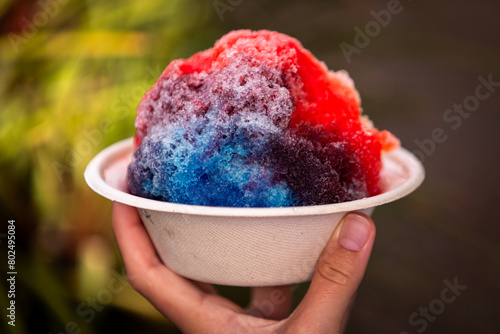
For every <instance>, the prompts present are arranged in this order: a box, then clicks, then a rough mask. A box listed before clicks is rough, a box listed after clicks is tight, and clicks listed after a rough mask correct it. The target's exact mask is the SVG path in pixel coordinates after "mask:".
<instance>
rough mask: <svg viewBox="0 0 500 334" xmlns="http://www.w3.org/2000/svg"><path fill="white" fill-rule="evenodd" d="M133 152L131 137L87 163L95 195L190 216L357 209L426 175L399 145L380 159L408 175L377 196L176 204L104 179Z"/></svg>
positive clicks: (385, 199) (402, 191)
mask: <svg viewBox="0 0 500 334" xmlns="http://www.w3.org/2000/svg"><path fill="white" fill-rule="evenodd" d="M132 151H133V138H127V139H124V140H121V141H118V142H116V143H114V144H112V145H110V146H109V147H107V148H105V149H104V150H102V151H101V152H99V153H98V154H97V155H96V156H95V157H94V158H93V159H92V160H91V161H90V162H89V164H88V165H87V168H86V169H85V172H84V178H85V181H86V182H87V184H88V186H89V187H90V188H91V189H92V190H93V191H95V192H96V193H97V194H99V195H101V196H103V197H105V198H107V199H110V200H112V201H116V202H120V203H124V204H127V205H130V206H134V207H136V208H141V209H146V210H155V211H161V212H171V213H182V214H192V215H204V216H225V217H279V216H309V215H318V214H331V213H337V212H349V211H356V210H362V209H367V208H371V207H375V206H378V205H382V204H386V203H389V202H393V201H395V200H397V199H400V198H402V197H404V196H406V195H408V194H409V193H411V192H412V191H414V190H415V189H417V188H418V187H419V186H420V184H421V183H422V182H423V180H424V178H425V171H424V167H423V166H422V163H421V162H420V161H419V160H418V159H417V158H416V157H415V156H414V155H413V154H412V153H410V152H409V151H408V150H406V149H404V148H402V147H399V148H397V149H395V150H393V151H390V152H387V153H383V160H385V159H389V160H392V161H393V162H396V163H399V164H402V167H403V168H406V169H407V172H408V177H407V178H406V180H405V181H404V182H403V183H402V184H400V185H399V186H398V187H396V188H395V189H392V190H389V191H387V192H383V193H381V194H379V195H376V196H371V197H365V198H362V199H358V200H354V201H349V202H343V203H334V204H323V205H311V206H298V207H267V208H260V207H259V208H255V207H251V208H246V207H215V206H204V205H191V204H179V203H171V202H163V201H158V200H152V199H147V198H143V197H139V196H135V195H132V194H129V193H126V192H124V191H121V190H119V189H116V188H115V187H113V186H111V185H110V184H108V183H107V182H106V181H105V179H104V177H105V175H104V174H105V170H106V168H108V167H109V166H111V165H112V164H113V163H117V162H118V161H119V160H120V159H123V157H124V156H126V155H127V156H128V155H130V154H131V153H132ZM383 166H384V165H383ZM383 168H384V167H383Z"/></svg>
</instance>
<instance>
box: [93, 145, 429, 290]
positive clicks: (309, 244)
mask: <svg viewBox="0 0 500 334" xmlns="http://www.w3.org/2000/svg"><path fill="white" fill-rule="evenodd" d="M132 151H133V145H132V139H131V138H130V139H126V140H123V141H120V142H118V143H116V144H114V145H111V146H110V147H108V148H106V149H105V150H103V151H102V152H100V153H99V154H98V155H97V156H96V157H95V158H94V159H93V160H92V161H91V162H90V163H89V165H88V166H87V169H86V170H85V180H86V181H87V183H88V185H89V186H90V188H92V189H93V190H94V191H95V192H96V193H98V194H99V195H101V196H104V197H106V198H108V199H110V200H112V201H117V202H121V203H125V204H128V205H131V206H134V207H137V208H138V210H139V213H140V215H141V218H142V221H143V223H144V225H145V227H146V229H147V231H148V233H149V236H150V237H151V239H152V241H153V244H154V245H155V247H156V251H157V252H158V254H159V256H160V257H161V259H162V260H163V262H164V263H165V265H167V266H168V267H169V268H170V269H171V270H173V271H174V272H176V273H178V274H179V275H182V276H184V277H187V278H190V279H193V280H196V281H201V282H206V283H213V284H223V285H235V286H274V285H285V284H294V283H299V282H304V281H307V280H309V279H310V278H311V276H312V273H313V272H314V268H315V266H316V262H317V260H318V257H319V255H320V253H321V251H322V250H323V248H324V247H325V245H326V243H327V241H328V239H329V238H330V235H331V234H332V232H333V230H334V229H335V227H336V226H337V224H338V223H339V221H340V220H341V219H342V217H343V216H344V215H345V214H346V213H347V212H350V211H358V212H363V213H365V214H368V215H370V214H371V213H372V212H373V209H374V208H375V207H376V206H378V205H381V204H385V203H389V202H392V201H395V200H397V199H399V198H401V197H403V196H405V195H407V194H409V193H411V192H412V191H413V190H415V189H416V188H417V187H418V186H419V185H420V184H421V183H422V181H423V179H424V169H423V167H422V164H421V163H420V162H419V161H418V160H417V159H416V158H415V156H413V155H412V154H411V153H410V152H408V151H407V150H405V149H403V148H399V149H397V150H395V151H393V152H391V153H389V154H384V155H383V160H382V161H383V169H382V172H381V182H380V186H381V189H382V193H381V194H380V195H377V196H373V197H369V198H364V199H361V200H356V201H351V202H345V203H338V204H328V205H316V206H302V207H285V208H228V207H209V206H197V205H185V204H175V203H167V202H161V201H155V200H151V199H145V198H142V197H138V196H134V195H131V194H128V193H125V192H123V191H120V190H118V189H116V188H115V186H113V185H117V184H119V183H120V182H126V181H125V175H126V171H127V166H128V164H129V162H130V160H131V156H132Z"/></svg>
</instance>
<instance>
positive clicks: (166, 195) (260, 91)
mask: <svg viewBox="0 0 500 334" xmlns="http://www.w3.org/2000/svg"><path fill="white" fill-rule="evenodd" d="M135 127H136V129H137V131H136V134H135V137H134V149H135V152H134V155H133V160H132V162H131V163H130V165H129V167H128V172H127V182H128V185H129V188H130V191H131V192H132V194H134V195H137V196H141V197H145V198H150V199H155V200H161V201H167V202H173V203H183V204H194V205H208V206H226V207H286V206H306V205H319V204H330V203H339V202H345V201H352V200H356V199H361V198H364V197H368V196H374V195H377V194H378V193H379V192H380V189H379V187H378V183H379V174H380V170H381V167H382V166H381V154H382V152H383V151H389V150H392V149H394V148H396V147H397V146H398V145H399V142H398V140H397V139H396V138H395V137H394V136H393V135H391V134H390V133H389V132H387V131H378V130H377V129H375V128H374V127H373V125H372V124H371V122H370V121H369V120H368V118H367V117H366V116H362V115H361V108H360V98H359V94H358V92H357V91H356V89H355V88H354V84H353V81H352V80H351V79H350V77H349V76H348V74H347V73H346V72H345V71H337V72H333V71H329V70H328V69H327V67H326V66H325V64H324V63H322V62H320V61H318V60H317V59H316V58H315V57H314V56H313V55H312V54H311V53H310V52H309V51H308V50H306V49H304V48H303V47H302V45H301V44H300V42H299V41H297V40H296V39H294V38H292V37H289V36H287V35H284V34H281V33H277V32H271V31H265V30H262V31H249V30H240V31H233V32H230V33H229V34H227V35H225V36H223V37H222V38H221V39H220V40H219V41H217V42H216V43H215V45H214V47H213V48H211V49H208V50H205V51H202V52H199V53H197V54H195V55H193V56H192V57H191V58H189V59H178V60H174V61H172V62H171V63H170V64H169V65H168V66H167V68H166V69H165V70H164V72H163V73H162V74H161V76H160V77H159V79H158V80H157V82H156V83H155V84H154V86H153V87H152V88H151V89H150V90H149V91H148V92H147V93H146V94H145V95H144V97H143V98H142V100H141V102H140V105H139V107H138V108H137V116H136V120H135Z"/></svg>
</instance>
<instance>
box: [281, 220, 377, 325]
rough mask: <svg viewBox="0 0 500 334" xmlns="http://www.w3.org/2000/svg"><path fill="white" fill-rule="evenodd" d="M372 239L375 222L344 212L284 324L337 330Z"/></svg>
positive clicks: (352, 296) (363, 265) (363, 266)
mask: <svg viewBox="0 0 500 334" xmlns="http://www.w3.org/2000/svg"><path fill="white" fill-rule="evenodd" d="M374 239H375V225H374V224H373V221H372V220H371V219H370V218H369V217H368V216H366V215H364V214H361V213H349V214H347V215H346V216H345V217H344V218H343V219H342V221H341V222H340V224H339V226H337V228H336V229H335V231H334V233H333V234H332V237H331V238H330V241H329V242H328V244H327V245H326V247H325V249H324V250H323V253H322V254H321V256H320V258H319V260H318V264H317V265H316V271H315V272H314V275H313V278H312V281H311V285H310V287H309V290H308V291H307V294H306V295H305V297H304V299H303V300H302V302H301V303H300V305H299V306H298V307H297V309H296V310H295V311H294V313H293V314H292V315H291V317H290V318H289V323H287V326H286V327H289V326H291V327H289V328H290V329H292V328H293V329H294V330H298V332H300V333H341V332H342V329H343V327H344V322H345V320H346V319H347V317H348V313H349V306H350V303H351V301H352V300H353V298H354V294H355V293H356V290H357V288H358V286H359V284H360V283H361V280H362V278H363V275H364V273H365V270H366V265H367V264H368V259H369V257H370V253H371V249H372V246H373V241H374ZM293 332H294V331H293Z"/></svg>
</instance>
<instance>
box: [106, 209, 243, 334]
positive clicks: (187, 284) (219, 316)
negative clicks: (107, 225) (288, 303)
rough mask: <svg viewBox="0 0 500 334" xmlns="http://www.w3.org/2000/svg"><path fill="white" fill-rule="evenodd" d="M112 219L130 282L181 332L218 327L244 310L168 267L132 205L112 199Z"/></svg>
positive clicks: (207, 287) (205, 285)
mask: <svg viewBox="0 0 500 334" xmlns="http://www.w3.org/2000/svg"><path fill="white" fill-rule="evenodd" d="M112 223H113V230H114V232H115V236H116V240H117V244H118V248H119V249H120V253H121V255H122V259H123V262H124V265H125V268H126V271H127V276H128V278H129V281H130V284H131V285H132V287H133V288H134V289H135V290H137V291H138V292H139V293H140V294H141V295H143V296H144V297H145V298H146V299H147V300H149V301H150V302H151V303H152V304H153V305H154V306H155V307H156V308H157V309H158V310H159V311H160V312H161V313H163V314H164V315H165V316H166V317H168V318H169V319H170V320H171V321H172V322H174V323H175V324H176V325H177V326H178V327H179V328H180V329H181V330H182V331H183V332H196V331H197V330H199V326H206V327H207V328H210V327H212V328H215V327H221V325H222V323H224V321H225V319H228V318H231V317H232V316H233V314H234V312H238V313H242V312H243V310H242V309H241V308H240V307H239V306H237V305H236V304H234V303H232V302H231V301H229V300H226V299H224V298H222V297H220V296H217V295H215V294H213V292H214V290H213V288H209V285H208V284H203V283H199V282H193V281H190V280H188V279H186V278H183V277H181V276H179V275H177V274H175V273H174V272H172V271H171V270H169V269H168V268H167V267H166V266H165V265H164V264H163V263H162V262H161V260H160V258H159V257H158V255H157V253H156V250H155V248H154V246H153V244H152V242H151V239H150V238H149V235H148V233H147V231H146V229H145V228H144V226H143V224H142V221H141V219H140V216H139V214H138V212H137V210H136V209H135V208H133V207H130V206H127V205H124V204H121V203H114V204H113V222H112ZM206 291H209V292H210V293H209V294H207V293H206Z"/></svg>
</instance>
